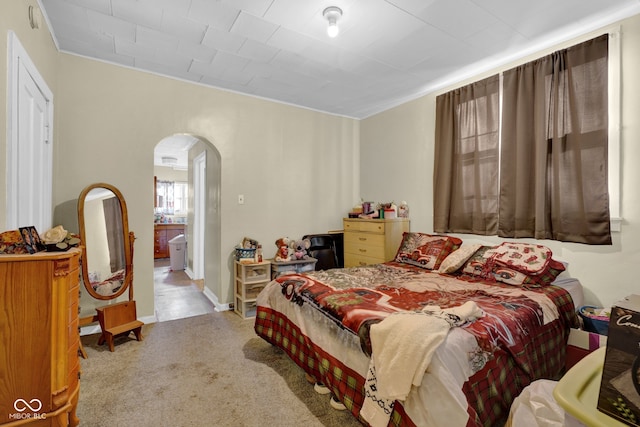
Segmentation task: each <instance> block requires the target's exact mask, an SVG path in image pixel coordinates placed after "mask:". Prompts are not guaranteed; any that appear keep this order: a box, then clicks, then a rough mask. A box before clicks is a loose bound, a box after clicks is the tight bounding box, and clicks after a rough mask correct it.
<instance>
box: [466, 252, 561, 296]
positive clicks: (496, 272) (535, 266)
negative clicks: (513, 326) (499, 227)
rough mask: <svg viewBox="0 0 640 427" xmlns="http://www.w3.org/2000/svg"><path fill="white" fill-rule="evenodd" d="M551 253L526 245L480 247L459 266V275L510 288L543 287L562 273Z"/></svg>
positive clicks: (559, 264) (558, 263)
mask: <svg viewBox="0 0 640 427" xmlns="http://www.w3.org/2000/svg"><path fill="white" fill-rule="evenodd" d="M564 269H565V267H564V265H563V264H562V263H561V262H559V261H556V260H554V259H553V258H552V253H551V250H549V249H548V248H546V247H545V246H542V245H533V244H529V243H503V244H502V245H498V246H481V247H480V248H479V249H478V250H477V251H476V253H474V254H473V255H472V256H471V257H470V258H469V259H468V260H467V262H465V263H464V264H463V266H462V269H461V272H462V273H463V274H469V275H472V276H475V277H480V278H483V279H489V280H496V281H498V282H502V283H506V284H509V285H516V286H521V285H533V286H546V285H548V284H550V283H551V282H553V281H554V280H555V278H556V277H557V276H558V275H559V274H560V273H562V272H563V271H564Z"/></svg>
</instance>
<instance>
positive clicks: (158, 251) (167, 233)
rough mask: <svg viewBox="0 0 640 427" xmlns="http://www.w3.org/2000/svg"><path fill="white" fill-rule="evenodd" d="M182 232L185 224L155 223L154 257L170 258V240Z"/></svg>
mask: <svg viewBox="0 0 640 427" xmlns="http://www.w3.org/2000/svg"><path fill="white" fill-rule="evenodd" d="M181 234H185V225H184V224H153V258H154V259H155V258H169V241H170V240H171V239H173V238H174V237H177V236H179V235H181Z"/></svg>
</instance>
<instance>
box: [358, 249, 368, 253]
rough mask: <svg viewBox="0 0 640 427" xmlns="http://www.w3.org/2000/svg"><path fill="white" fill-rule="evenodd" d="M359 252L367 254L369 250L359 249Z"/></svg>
mask: <svg viewBox="0 0 640 427" xmlns="http://www.w3.org/2000/svg"><path fill="white" fill-rule="evenodd" d="M358 250H359V251H360V252H362V253H366V252H367V250H366V249H362V248H360V249H358Z"/></svg>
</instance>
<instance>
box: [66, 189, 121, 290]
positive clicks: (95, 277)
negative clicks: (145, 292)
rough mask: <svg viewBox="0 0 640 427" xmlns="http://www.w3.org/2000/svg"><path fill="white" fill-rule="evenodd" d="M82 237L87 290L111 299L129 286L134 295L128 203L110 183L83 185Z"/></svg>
mask: <svg viewBox="0 0 640 427" xmlns="http://www.w3.org/2000/svg"><path fill="white" fill-rule="evenodd" d="M78 225H79V227H80V239H81V240H82V245H83V249H82V252H83V253H82V279H83V282H84V287H85V288H86V289H87V292H89V294H90V295H91V296H92V297H94V298H97V299H100V300H110V299H113V298H117V297H119V296H120V295H122V294H123V293H124V292H125V291H126V290H127V288H128V289H129V299H130V300H132V299H133V294H132V290H133V287H132V280H133V259H132V258H133V253H132V244H133V236H131V235H130V234H129V223H128V219H127V205H126V203H125V201H124V198H123V197H122V194H121V193H120V191H118V189H117V188H115V187H114V186H112V185H110V184H104V183H98V184H92V185H89V186H88V187H86V188H85V189H84V190H82V192H81V193H80V197H79V198H78Z"/></svg>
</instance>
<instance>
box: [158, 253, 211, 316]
mask: <svg viewBox="0 0 640 427" xmlns="http://www.w3.org/2000/svg"><path fill="white" fill-rule="evenodd" d="M153 278H154V280H153V281H154V286H155V306H156V317H157V318H158V322H164V321H167V320H175V319H182V318H185V317H192V316H199V315H201V314H207V313H212V312H214V311H215V308H214V306H213V304H212V303H211V301H209V299H208V298H207V297H206V296H205V295H204V293H203V289H204V282H203V281H202V280H191V279H190V278H189V276H187V274H186V273H185V272H184V271H182V270H180V271H172V270H171V265H170V262H169V259H168V258H166V259H157V260H155V261H154V268H153Z"/></svg>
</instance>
